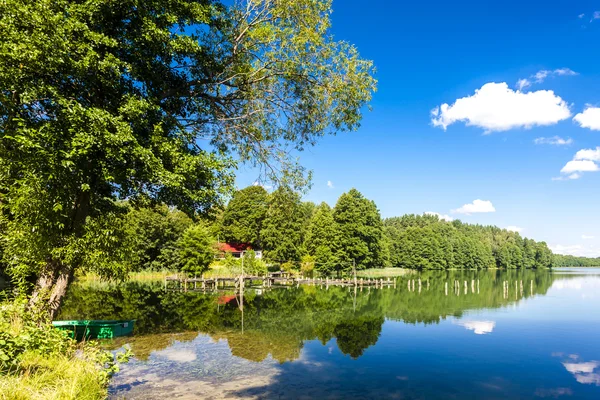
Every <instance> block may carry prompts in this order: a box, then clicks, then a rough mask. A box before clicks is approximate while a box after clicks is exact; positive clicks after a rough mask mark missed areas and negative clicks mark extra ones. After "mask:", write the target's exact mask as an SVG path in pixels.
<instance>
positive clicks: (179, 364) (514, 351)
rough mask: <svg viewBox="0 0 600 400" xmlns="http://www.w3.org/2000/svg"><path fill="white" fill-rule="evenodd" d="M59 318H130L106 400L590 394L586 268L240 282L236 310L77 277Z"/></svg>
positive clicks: (593, 318) (591, 308) (598, 347)
mask: <svg viewBox="0 0 600 400" xmlns="http://www.w3.org/2000/svg"><path fill="white" fill-rule="evenodd" d="M413 281H414V283H413ZM419 281H420V285H419ZM60 318H61V319H71V318H77V319H83V318H88V319H113V318H123V319H134V318H135V319H136V320H137V322H136V335H135V336H134V337H131V338H120V339H118V340H116V341H114V342H111V343H107V344H106V346H108V347H109V348H111V349H117V348H120V347H121V346H123V345H126V344H127V345H129V346H130V347H131V348H132V350H133V352H134V353H135V354H136V356H135V358H133V359H132V360H131V361H130V362H129V363H128V364H126V365H123V366H122V369H121V372H119V373H118V374H117V375H116V376H115V377H114V379H113V380H112V383H111V387H110V393H111V396H112V397H113V398H115V399H117V398H119V399H121V398H127V399H164V398H167V397H177V398H180V399H193V398H206V399H222V398H223V399H224V398H228V399H235V398H240V399H263V398H264V399H271V398H277V399H288V398H289V399H364V398H378V399H476V398H485V399H507V398H509V399H534V398H549V399H556V398H565V399H600V269H595V268H585V269H575V268H571V269H559V270H556V269H555V270H553V271H532V270H526V271H499V270H489V271H477V272H476V271H447V272H441V271H424V272H422V273H414V274H411V275H406V276H402V277H399V278H396V280H395V282H394V284H392V285H389V286H387V287H384V288H381V289H375V288H370V289H369V288H367V287H364V288H362V289H361V288H360V287H358V288H354V287H350V288H347V287H329V288H327V287H325V286H312V285H307V286H300V287H293V288H271V289H269V290H265V289H260V288H258V289H250V288H248V289H247V290H245V292H244V297H243V306H242V299H241V298H240V296H236V295H235V294H234V293H233V291H231V292H219V293H211V294H204V293H197V292H191V291H188V292H178V291H165V290H164V288H163V284H162V282H156V283H150V284H148V283H136V282H129V283H124V284H119V285H116V284H101V283H93V282H91V283H90V282H88V283H78V284H75V285H73V286H72V287H71V289H70V292H69V294H68V296H67V298H66V300H65V303H64V305H63V307H62V309H61V316H60Z"/></svg>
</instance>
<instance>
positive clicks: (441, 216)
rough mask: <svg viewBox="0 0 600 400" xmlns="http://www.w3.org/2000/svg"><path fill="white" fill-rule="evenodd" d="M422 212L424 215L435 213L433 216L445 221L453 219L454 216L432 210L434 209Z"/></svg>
mask: <svg viewBox="0 0 600 400" xmlns="http://www.w3.org/2000/svg"><path fill="white" fill-rule="evenodd" d="M424 214H425V215H435V216H437V217H438V218H439V219H443V220H445V221H448V222H452V221H454V218H452V217H451V216H449V215H445V214H440V213H436V212H434V211H427V212H425V213H424Z"/></svg>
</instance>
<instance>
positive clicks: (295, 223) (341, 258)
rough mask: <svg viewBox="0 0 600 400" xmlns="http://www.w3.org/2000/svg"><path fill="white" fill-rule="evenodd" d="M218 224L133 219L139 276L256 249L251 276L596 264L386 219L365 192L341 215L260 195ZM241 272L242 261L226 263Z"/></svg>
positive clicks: (253, 191) (244, 192) (493, 236)
mask: <svg viewBox="0 0 600 400" xmlns="http://www.w3.org/2000/svg"><path fill="white" fill-rule="evenodd" d="M213 215H214V218H213V220H211V221H205V220H200V221H194V220H192V219H191V218H190V217H188V216H187V215H186V214H185V213H183V212H181V211H179V210H177V209H175V208H168V207H165V206H162V207H145V208H133V207H132V208H131V210H130V211H129V212H128V214H127V216H126V217H125V219H126V223H125V226H126V234H125V237H126V240H125V242H126V243H128V244H127V246H128V247H130V249H131V254H132V255H133V257H132V259H131V267H130V268H131V269H132V270H134V271H140V270H164V269H168V270H173V269H176V270H180V271H184V272H188V273H193V274H199V273H202V272H204V271H206V270H207V269H208V268H209V267H210V264H211V263H214V256H215V252H216V247H217V246H216V243H217V242H220V243H230V244H246V245H250V246H251V247H252V248H253V249H255V250H262V251H263V254H264V258H263V260H260V261H259V260H255V259H254V255H253V253H252V252H249V254H248V255H247V256H246V259H245V261H246V268H249V271H250V272H252V268H255V269H256V271H257V272H259V271H265V270H266V268H267V265H269V266H272V267H274V268H277V269H278V268H283V269H287V270H294V269H295V270H302V271H303V272H305V273H307V274H310V273H313V272H315V271H316V272H318V273H320V274H328V275H331V274H337V273H340V272H349V271H351V270H352V268H353V267H356V269H358V270H360V269H367V268H382V267H401V268H413V269H414V268H417V269H450V268H474V269H483V268H504V269H518V268H551V267H553V266H579V265H583V263H589V265H592V264H594V260H591V259H580V258H574V257H570V256H556V255H553V254H552V252H551V250H550V249H549V248H548V246H547V245H546V243H544V242H536V241H535V240H532V239H528V238H523V237H522V236H521V235H520V234H519V233H517V232H512V231H508V230H506V229H501V228H498V227H495V226H482V225H472V224H466V223H463V222H461V221H459V220H454V221H452V222H448V221H446V220H443V219H440V218H438V216H436V215H428V214H424V215H404V216H402V217H393V218H386V219H383V218H381V215H380V213H379V211H378V209H377V206H376V204H375V203H374V202H373V201H372V200H369V199H367V198H365V197H364V196H363V195H362V194H361V193H360V192H359V191H358V190H356V189H351V190H350V191H348V192H347V193H344V194H342V195H341V196H340V197H339V199H338V200H337V202H336V204H335V206H334V207H331V206H329V205H328V204H327V203H325V202H323V203H321V204H318V205H317V204H314V203H312V202H307V201H302V197H301V194H300V193H298V192H296V191H293V190H291V189H290V188H287V187H285V186H281V187H279V188H278V189H276V190H274V191H273V192H272V193H269V192H267V190H265V189H264V188H263V187H261V186H250V187H247V188H244V189H241V190H238V191H237V192H235V193H234V195H233V196H232V198H231V200H230V201H229V203H228V204H227V206H226V207H224V208H223V209H222V210H219V211H218V212H215V213H213ZM222 262H223V263H226V264H227V263H228V264H229V265H234V264H235V263H236V262H238V263H239V260H233V259H232V258H231V257H228V258H226V259H225V260H224V261H222Z"/></svg>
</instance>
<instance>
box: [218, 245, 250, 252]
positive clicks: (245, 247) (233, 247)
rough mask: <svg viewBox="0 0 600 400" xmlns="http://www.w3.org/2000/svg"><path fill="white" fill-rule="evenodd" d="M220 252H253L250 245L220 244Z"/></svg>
mask: <svg viewBox="0 0 600 400" xmlns="http://www.w3.org/2000/svg"><path fill="white" fill-rule="evenodd" d="M219 250H220V251H224V252H225V253H239V252H242V251H247V250H252V246H250V244H248V243H219Z"/></svg>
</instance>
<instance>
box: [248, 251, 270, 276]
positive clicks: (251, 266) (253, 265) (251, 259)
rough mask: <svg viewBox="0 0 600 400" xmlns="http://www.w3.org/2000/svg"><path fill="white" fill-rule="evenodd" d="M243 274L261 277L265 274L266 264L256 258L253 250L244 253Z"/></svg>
mask: <svg viewBox="0 0 600 400" xmlns="http://www.w3.org/2000/svg"><path fill="white" fill-rule="evenodd" d="M244 274H245V275H253V276H263V275H266V274H267V264H266V263H265V262H264V261H263V260H261V259H258V258H256V253H255V252H254V251H253V250H248V251H246V252H244Z"/></svg>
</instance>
